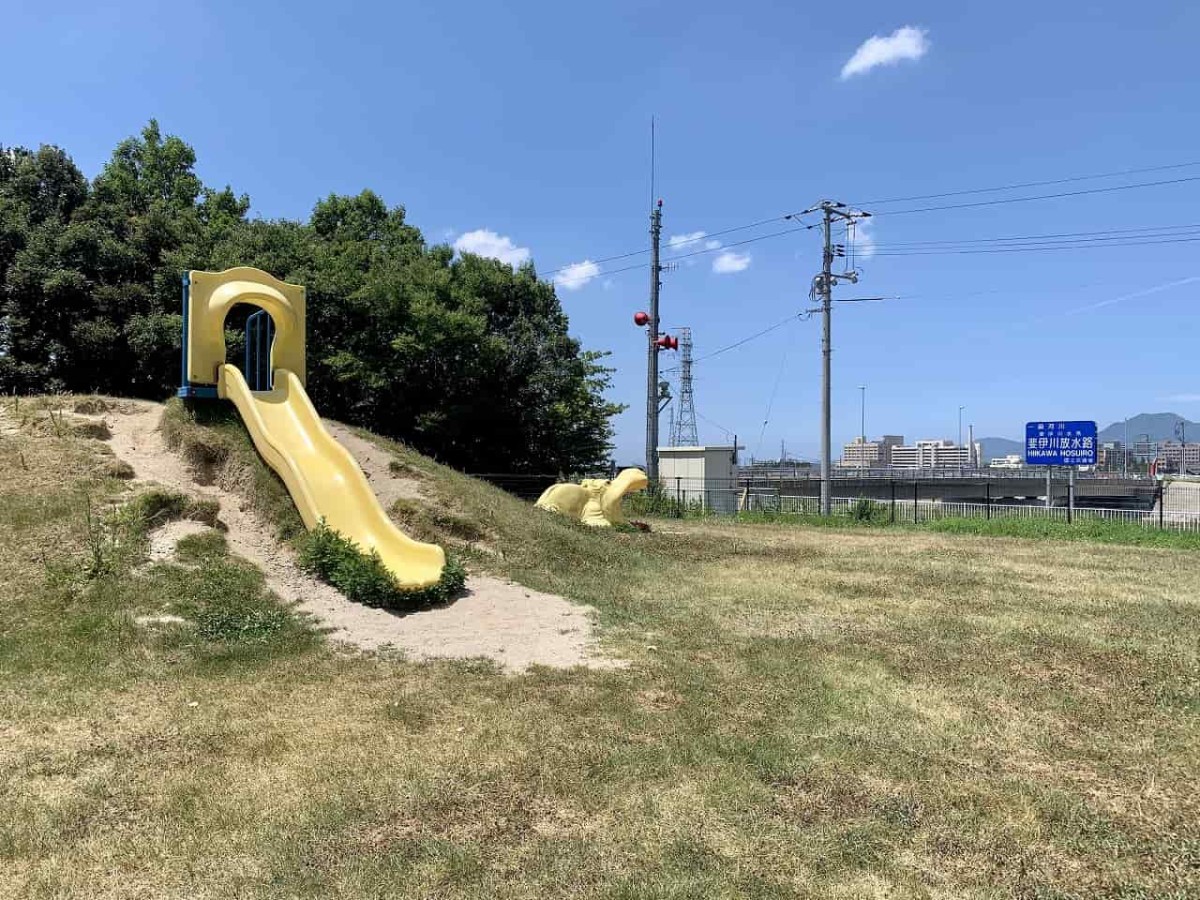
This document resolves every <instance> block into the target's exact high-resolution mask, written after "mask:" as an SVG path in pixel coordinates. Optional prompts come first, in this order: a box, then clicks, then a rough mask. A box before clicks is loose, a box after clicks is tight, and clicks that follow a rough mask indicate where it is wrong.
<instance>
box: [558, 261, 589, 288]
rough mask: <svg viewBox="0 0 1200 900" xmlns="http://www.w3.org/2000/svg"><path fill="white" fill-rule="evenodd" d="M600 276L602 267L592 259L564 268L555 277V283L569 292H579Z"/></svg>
mask: <svg viewBox="0 0 1200 900" xmlns="http://www.w3.org/2000/svg"><path fill="white" fill-rule="evenodd" d="M599 274H600V267H599V266H598V265H596V264H595V263H594V262H592V261H591V260H590V259H585V260H584V261H583V262H577V263H571V265H569V266H564V267H563V268H562V269H561V270H560V271H559V273H558V274H557V275H555V276H554V283H555V284H556V285H557V286H558V287H561V288H565V289H566V290H568V291H577V290H579V289H580V288H581V287H583V286H584V285H585V284H587V283H588V282H589V281H591V280H592V279H593V278H595V277H596V276H597V275H599Z"/></svg>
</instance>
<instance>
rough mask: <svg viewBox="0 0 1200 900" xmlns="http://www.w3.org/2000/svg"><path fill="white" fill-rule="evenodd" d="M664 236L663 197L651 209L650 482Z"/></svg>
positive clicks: (654, 474)
mask: <svg viewBox="0 0 1200 900" xmlns="http://www.w3.org/2000/svg"><path fill="white" fill-rule="evenodd" d="M661 237H662V200H658V201H656V202H655V204H654V208H653V209H652V210H651V212H650V321H649V322H647V323H646V324H647V327H646V338H647V342H646V353H647V357H646V475H647V477H648V478H649V479H650V483H651V484H655V483H657V481H658V407H659V388H658V349H659V348H658V291H659V288H661V287H662V277H661V276H662V266H661V265H659V261H658V245H659V240H660V239H661Z"/></svg>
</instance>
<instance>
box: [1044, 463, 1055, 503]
mask: <svg viewBox="0 0 1200 900" xmlns="http://www.w3.org/2000/svg"><path fill="white" fill-rule="evenodd" d="M1050 471H1051V470H1050V467H1049V466H1046V509H1049V508H1050V507H1052V506H1053V505H1054V498H1053V497H1052V496H1051V495H1050V492H1051V491H1052V490H1053V485H1052V484H1051V483H1050Z"/></svg>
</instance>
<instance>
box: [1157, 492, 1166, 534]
mask: <svg viewBox="0 0 1200 900" xmlns="http://www.w3.org/2000/svg"><path fill="white" fill-rule="evenodd" d="M1166 505H1167V482H1165V481H1160V482H1159V483H1158V527H1159V528H1160V529H1161V528H1163V527H1164V526H1163V507H1165V506H1166Z"/></svg>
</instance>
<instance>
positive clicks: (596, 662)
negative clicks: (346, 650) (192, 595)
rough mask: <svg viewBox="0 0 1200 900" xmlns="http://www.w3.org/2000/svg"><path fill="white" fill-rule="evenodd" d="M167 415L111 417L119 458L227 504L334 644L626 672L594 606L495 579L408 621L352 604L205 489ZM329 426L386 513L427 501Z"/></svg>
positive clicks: (253, 554)
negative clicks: (611, 651) (173, 445)
mask: <svg viewBox="0 0 1200 900" xmlns="http://www.w3.org/2000/svg"><path fill="white" fill-rule="evenodd" d="M162 411H163V410H162V406H160V405H159V404H155V403H143V402H137V403H132V402H131V403H129V404H127V405H125V406H124V407H123V408H122V409H121V410H119V411H117V412H115V414H111V415H110V418H109V423H110V425H111V428H112V441H111V446H112V449H113V452H114V453H115V454H116V455H117V457H118V458H119V459H122V460H124V461H125V462H127V463H129V464H130V465H132V466H133V468H134V471H135V472H136V475H137V478H138V479H139V480H141V481H152V482H156V483H158V484H160V485H162V486H164V487H169V488H174V489H175V490H179V491H183V492H185V493H187V494H190V495H192V496H196V497H201V498H206V499H212V500H217V501H218V502H219V503H220V504H221V516H220V518H221V521H222V522H223V523H224V524H225V526H226V527H227V529H228V531H227V533H226V539H227V541H228V543H229V549H230V551H231V552H233V553H235V554H237V555H239V556H242V557H244V558H245V559H247V560H249V561H250V562H252V563H254V564H255V565H256V566H258V567H259V568H260V569H262V571H263V573H264V575H265V576H266V582H267V585H268V587H270V589H271V590H272V591H274V592H275V593H276V594H277V595H278V596H279V597H280V598H282V599H283V600H284V601H286V602H288V603H293V604H296V606H297V607H298V608H299V609H300V610H301V611H303V612H305V613H308V614H309V615H311V616H312V617H313V618H314V619H315V620H316V621H317V622H318V623H319V625H321V626H322V627H324V628H327V629H328V630H329V632H330V637H331V638H332V639H333V640H335V641H339V642H342V643H346V644H350V645H352V646H355V647H358V648H360V649H363V650H398V651H401V652H403V653H404V654H405V655H406V656H409V657H411V658H413V659H433V658H445V657H449V658H476V657H486V658H489V659H493V660H495V661H496V662H498V663H499V664H500V665H501V666H502V667H503V668H504V669H505V670H507V671H510V672H520V671H523V670H525V669H527V668H528V667H529V666H534V665H544V666H553V667H560V668H569V667H571V666H579V665H582V666H589V667H596V668H611V667H614V666H619V665H621V663H620V662H619V661H615V660H611V659H607V658H605V657H603V656H601V655H599V654H597V653H596V652H595V650H594V647H593V635H592V631H593V624H592V618H591V610H590V608H589V607H585V606H579V605H576V604H573V603H570V602H569V601H567V600H565V599H564V598H562V597H557V596H554V595H551V594H543V593H539V592H537V591H532V590H529V589H527V588H524V587H521V586H520V585H517V584H512V583H510V582H506V581H502V580H500V579H497V578H492V577H490V576H487V575H472V576H470V577H469V578H468V579H467V587H466V593H465V595H464V596H462V597H460V598H459V599H457V600H456V601H454V602H453V603H450V604H448V605H447V606H444V607H440V608H437V609H430V610H423V611H421V612H416V613H410V614H407V615H398V614H395V613H391V612H387V611H385V610H379V609H372V608H370V607H366V606H361V605H359V604H357V603H351V602H350V601H349V600H347V599H346V598H345V597H343V596H342V595H341V594H340V593H339V592H338V591H337V590H335V589H334V588H332V587H330V586H329V585H327V584H325V583H324V582H321V581H318V580H317V579H315V578H313V577H312V576H310V575H308V574H307V573H306V572H304V571H303V570H302V569H300V567H299V566H298V565H297V564H296V559H295V555H294V554H293V553H292V551H291V550H290V548H288V547H286V546H284V545H281V544H280V542H279V541H278V540H277V539H276V538H275V536H274V534H273V532H272V529H271V526H270V525H269V524H267V523H266V522H263V521H262V520H260V519H259V518H258V517H257V516H255V515H254V513H253V512H252V511H251V510H250V509H249V507H248V504H247V503H246V501H245V500H244V499H243V498H241V497H240V496H239V495H237V494H235V493H232V492H230V491H227V490H225V489H223V488H221V487H220V486H218V485H215V484H199V483H197V481H196V476H195V473H193V472H192V471H191V470H190V469H189V468H188V466H187V464H186V463H185V462H184V460H183V459H182V458H181V457H179V456H178V455H176V454H175V453H172V452H171V451H170V450H169V449H168V448H167V447H166V444H165V443H164V441H163V436H162V434H161V433H160V432H159V430H158V426H159V421H160V420H161V418H162ZM329 427H330V429H331V431H332V432H333V434H334V435H335V437H337V439H338V440H339V441H343V442H344V443H345V445H346V448H347V449H348V450H350V452H351V453H352V454H353V455H354V456H355V458H356V459H358V460H359V464H360V465H362V466H363V468H364V470H366V471H367V472H368V477H369V478H370V479H371V483H372V486H373V487H374V488H375V490H376V492H377V493H378V494H379V495H380V496H381V498H382V499H383V501H384V504H385V506H386V505H389V504H390V503H391V502H394V501H395V499H398V498H407V499H413V498H414V497H420V492H419V483H418V482H416V481H415V480H413V479H406V478H403V477H396V476H394V475H393V473H391V472H390V471H389V469H388V463H389V462H390V456H389V455H388V453H387V452H386V451H385V450H383V449H382V448H380V447H377V446H376V445H374V444H372V443H371V442H369V441H366V440H364V439H362V438H360V437H358V436H357V435H355V434H354V433H353V432H351V431H350V430H349V429H347V428H345V427H344V426H341V425H336V424H334V423H329ZM385 486H386V487H385ZM180 536H182V535H180ZM176 540H178V537H176ZM172 546H173V545H172Z"/></svg>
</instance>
